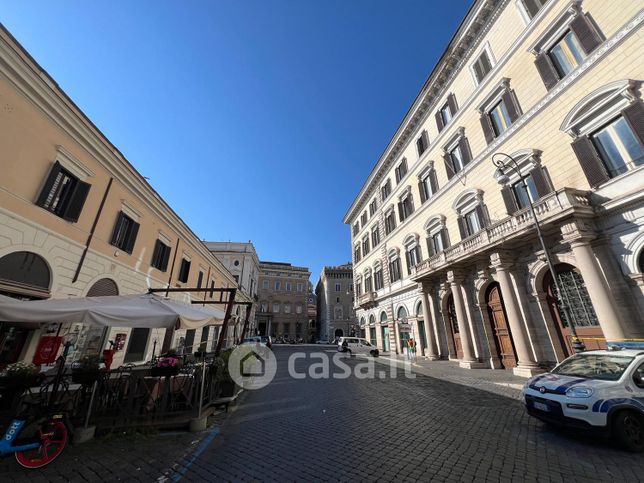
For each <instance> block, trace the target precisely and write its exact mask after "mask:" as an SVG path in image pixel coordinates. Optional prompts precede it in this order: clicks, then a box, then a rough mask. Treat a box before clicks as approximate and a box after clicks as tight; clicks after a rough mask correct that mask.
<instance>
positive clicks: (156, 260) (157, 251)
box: [152, 240, 163, 268]
mask: <svg viewBox="0 0 644 483" xmlns="http://www.w3.org/2000/svg"><path fill="white" fill-rule="evenodd" d="M162 250H163V245H162V244H161V241H160V240H157V241H156V242H155V243H154V251H153V252H152V266H154V264H156V265H158V266H161V260H160V257H161V253H162ZM158 266H157V268H159V267H158Z"/></svg>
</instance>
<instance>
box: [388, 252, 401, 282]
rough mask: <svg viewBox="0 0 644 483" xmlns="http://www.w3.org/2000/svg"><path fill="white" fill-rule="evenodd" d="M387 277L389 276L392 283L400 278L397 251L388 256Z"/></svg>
mask: <svg viewBox="0 0 644 483" xmlns="http://www.w3.org/2000/svg"><path fill="white" fill-rule="evenodd" d="M389 278H391V282H392V283H393V282H397V281H398V280H400V278H401V270H400V258H399V257H398V253H394V254H391V255H390V256H389Z"/></svg>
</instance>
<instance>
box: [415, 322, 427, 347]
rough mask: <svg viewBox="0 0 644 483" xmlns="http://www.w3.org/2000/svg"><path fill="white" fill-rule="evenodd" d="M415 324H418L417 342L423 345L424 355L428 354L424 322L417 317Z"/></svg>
mask: <svg viewBox="0 0 644 483" xmlns="http://www.w3.org/2000/svg"><path fill="white" fill-rule="evenodd" d="M416 325H417V326H418V342H419V343H420V344H421V345H422V346H423V352H424V353H425V355H428V351H427V336H426V335H425V322H424V321H423V320H422V319H418V322H417V323H416Z"/></svg>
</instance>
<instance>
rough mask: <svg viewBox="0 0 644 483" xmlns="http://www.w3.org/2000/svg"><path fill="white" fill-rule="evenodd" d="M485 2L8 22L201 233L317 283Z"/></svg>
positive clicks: (305, 2) (269, 4) (20, 6)
mask: <svg viewBox="0 0 644 483" xmlns="http://www.w3.org/2000/svg"><path fill="white" fill-rule="evenodd" d="M470 3H471V1H470V0H450V1H449V2H442V1H436V0H425V1H421V0H389V1H382V0H319V1H313V0H262V1H259V0H257V1H250V0H247V1H246V0H237V1H233V0H230V1H223V0H221V1H215V0H210V1H206V0H188V1H178V0H177V1H172V2H171V1H151V0H146V1H136V2H131V1H124V0H116V1H110V2H107V1H104V2H98V1H95V2H80V1H71V0H59V1H56V2H52V1H24V0H4V1H3V2H2V8H1V9H0V21H1V22H2V23H3V24H4V25H5V26H6V27H7V28H8V29H9V30H10V31H11V33H12V34H13V35H14V36H15V37H16V38H17V39H18V41H19V42H21V43H22V44H23V46H24V47H25V48H26V49H27V50H28V51H29V52H30V54H31V55H32V56H33V57H34V58H35V59H36V61H38V62H39V63H40V64H41V65H42V66H43V67H44V68H45V69H46V70H47V71H48V72H49V73H50V74H51V75H52V76H53V78H54V79H55V80H56V81H57V82H58V84H59V85H60V86H61V87H62V88H63V89H64V90H65V92H66V93H67V94H68V95H69V96H70V97H71V98H72V99H73V100H74V101H75V102H76V104H77V105H78V106H79V107H80V108H81V109H83V111H84V112H85V113H86V114H87V115H88V116H89V117H90V119H92V121H93V122H94V123H95V124H96V125H97V126H98V127H99V128H100V129H101V130H102V131H103V133H105V134H106V135H107V136H108V138H109V139H110V140H111V141H112V143H114V144H115V145H116V146H117V147H118V148H119V149H120V150H121V152H122V153H124V155H125V156H126V157H127V158H128V159H129V161H130V162H131V163H132V164H133V165H134V166H135V167H136V168H137V169H138V170H139V172H141V173H142V174H143V175H144V176H147V177H149V178H150V183H151V184H152V186H153V187H154V188H155V189H156V190H157V191H158V192H159V193H160V194H161V195H162V196H163V197H164V198H165V199H166V200H167V201H168V202H169V204H170V205H171V206H172V207H173V209H174V210H175V211H176V212H177V213H178V214H179V215H180V216H181V217H182V218H183V219H184V220H185V222H186V223H187V224H188V225H189V226H190V227H191V228H192V229H193V230H194V232H195V233H197V235H198V236H199V237H201V238H203V239H206V240H234V241H246V240H252V241H253V243H254V244H255V247H256V249H257V251H258V253H259V255H260V258H261V259H263V260H271V261H287V262H291V263H293V264H296V265H304V266H308V267H309V268H310V269H311V270H312V272H313V275H312V277H311V279H312V281H313V283H315V281H316V280H317V277H318V275H319V273H320V270H321V268H322V266H324V265H337V264H341V263H345V262H347V261H349V260H350V259H351V254H350V251H351V247H350V241H349V240H350V236H349V228H348V227H347V226H346V225H343V224H342V218H343V217H344V214H345V213H346V211H347V208H348V207H349V205H350V204H351V202H352V201H353V199H354V197H355V196H356V194H357V193H358V190H359V189H360V187H361V186H362V183H363V182H364V180H365V179H366V177H367V175H368V173H369V172H370V171H371V169H372V167H373V165H374V164H375V163H376V161H377V160H378V157H379V156H380V154H381V153H382V151H383V149H384V148H385V146H386V145H387V143H388V142H389V140H390V138H391V136H392V135H393V133H394V132H395V130H396V128H397V127H398V124H399V123H400V121H401V119H402V117H403V116H404V114H405V112H406V111H407V109H408V108H409V106H410V105H411V102H412V101H413V99H414V98H415V96H416V94H417V93H418V91H419V89H420V87H421V86H422V84H423V82H424V81H425V79H426V78H427V76H428V74H429V73H430V71H431V69H432V68H433V66H434V65H435V63H436V61H437V60H438V59H439V57H440V55H441V53H442V52H443V50H444V48H445V46H446V45H447V43H448V42H449V39H450V38H451V36H452V34H453V33H454V31H455V29H456V28H457V26H458V24H459V23H460V21H461V19H462V18H463V16H464V15H465V13H466V11H467V9H468V8H469V5H470Z"/></svg>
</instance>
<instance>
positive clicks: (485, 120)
mask: <svg viewBox="0 0 644 483" xmlns="http://www.w3.org/2000/svg"><path fill="white" fill-rule="evenodd" d="M481 127H482V128H483V134H484V135H485V142H486V143H488V144H490V143H491V142H492V141H494V138H495V137H496V136H495V135H494V129H493V128H492V121H491V119H490V116H489V114H488V113H487V112H484V113H483V114H481Z"/></svg>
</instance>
